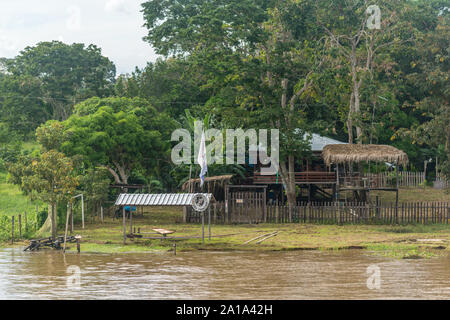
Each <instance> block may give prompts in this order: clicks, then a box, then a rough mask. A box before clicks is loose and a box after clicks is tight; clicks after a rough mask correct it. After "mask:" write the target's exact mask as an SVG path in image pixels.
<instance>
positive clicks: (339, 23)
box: [315, 0, 414, 143]
mask: <svg viewBox="0 0 450 320" xmlns="http://www.w3.org/2000/svg"><path fill="white" fill-rule="evenodd" d="M315 2H316V10H315V15H316V22H317V24H318V25H319V26H320V27H321V28H322V29H323V30H324V31H325V32H326V34H327V37H328V39H329V40H330V41H329V44H330V49H331V50H332V51H335V52H336V53H337V59H336V64H337V65H339V66H340V67H342V66H348V69H349V74H350V77H349V79H348V81H349V82H350V85H349V88H350V95H349V103H348V112H347V120H346V125H347V132H348V142H349V143H353V142H354V141H355V139H354V133H353V128H355V129H356V141H357V142H358V143H362V142H363V138H364V137H363V128H362V121H361V90H362V86H363V84H364V83H365V84H366V85H368V82H370V80H371V79H372V78H373V72H374V65H375V63H376V60H377V57H378V56H380V54H382V53H383V51H386V50H387V49H388V48H390V47H394V46H396V45H398V44H400V43H403V42H405V41H410V40H412V39H413V38H414V30H413V24H412V22H411V21H410V20H409V18H411V13H412V12H413V6H412V5H411V4H410V3H409V2H408V1H404V0H394V1H392V0H389V1H377V2H376V6H374V5H372V3H371V2H370V1H367V0H331V1H317V0H316V1H315ZM369 5H370V6H369ZM378 18H379V19H380V21H379V25H378V26H377V25H376V23H377V21H376V19H378ZM373 19H374V20H373ZM368 24H369V26H368ZM382 59H385V57H382Z"/></svg>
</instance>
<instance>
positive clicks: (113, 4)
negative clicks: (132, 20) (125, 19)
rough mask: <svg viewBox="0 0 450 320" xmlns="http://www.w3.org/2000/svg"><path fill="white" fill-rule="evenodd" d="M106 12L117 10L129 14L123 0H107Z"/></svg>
mask: <svg viewBox="0 0 450 320" xmlns="http://www.w3.org/2000/svg"><path fill="white" fill-rule="evenodd" d="M105 11H106V12H118V13H126V14H130V13H131V12H130V10H129V8H128V6H127V5H126V3H125V0H108V1H107V2H106V4H105Z"/></svg>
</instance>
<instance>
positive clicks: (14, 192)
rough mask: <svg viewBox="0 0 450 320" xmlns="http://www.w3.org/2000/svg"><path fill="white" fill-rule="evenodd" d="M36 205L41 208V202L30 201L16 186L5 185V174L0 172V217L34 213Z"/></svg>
mask: <svg viewBox="0 0 450 320" xmlns="http://www.w3.org/2000/svg"><path fill="white" fill-rule="evenodd" d="M36 204H38V205H39V206H40V207H42V206H43V204H42V202H39V201H30V200H29V198H28V197H27V196H25V195H24V194H23V193H22V191H21V190H20V189H19V187H18V186H15V185H11V184H8V183H6V173H5V172H0V215H2V214H4V215H7V216H13V215H18V214H23V213H24V212H25V211H26V212H27V213H28V214H34V213H35V212H36Z"/></svg>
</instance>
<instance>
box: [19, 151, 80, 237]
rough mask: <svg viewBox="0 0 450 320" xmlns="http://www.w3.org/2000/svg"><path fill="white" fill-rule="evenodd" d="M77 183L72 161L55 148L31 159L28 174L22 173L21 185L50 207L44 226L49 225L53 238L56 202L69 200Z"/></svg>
mask: <svg viewBox="0 0 450 320" xmlns="http://www.w3.org/2000/svg"><path fill="white" fill-rule="evenodd" d="M22 174H23V173H22ZM77 185H78V179H77V178H76V177H74V176H73V164H72V161H71V160H70V159H69V158H68V157H66V156H65V155H64V154H62V153H61V152H58V151H56V150H50V151H47V152H45V153H43V154H42V155H41V157H40V159H38V160H33V161H32V162H31V170H30V172H29V174H25V175H22V179H21V187H22V188H23V189H25V190H29V191H31V192H33V193H34V194H35V195H36V197H37V198H39V199H40V200H42V201H44V202H46V203H48V204H49V205H50V207H51V214H50V215H49V217H48V221H49V222H46V223H45V224H44V226H45V225H49V224H50V225H51V233H52V238H53V239H55V238H56V231H57V230H56V229H57V221H56V216H57V214H56V204H57V203H58V202H62V201H69V200H70V198H71V197H73V195H74V192H75V189H76V187H77Z"/></svg>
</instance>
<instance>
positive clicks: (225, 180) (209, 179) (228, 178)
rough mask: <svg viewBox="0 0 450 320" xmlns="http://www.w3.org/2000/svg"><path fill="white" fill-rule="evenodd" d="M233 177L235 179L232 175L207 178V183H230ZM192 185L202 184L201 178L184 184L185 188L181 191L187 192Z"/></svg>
mask: <svg viewBox="0 0 450 320" xmlns="http://www.w3.org/2000/svg"><path fill="white" fill-rule="evenodd" d="M232 177H233V175H232V174H226V175H222V176H212V177H205V183H207V182H216V181H221V182H228V181H230V180H231V178H232ZM190 183H191V184H193V185H194V184H196V183H200V178H196V179H190V180H187V181H186V182H185V183H183V186H182V187H181V189H182V190H187V189H188V188H189V184H190Z"/></svg>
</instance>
